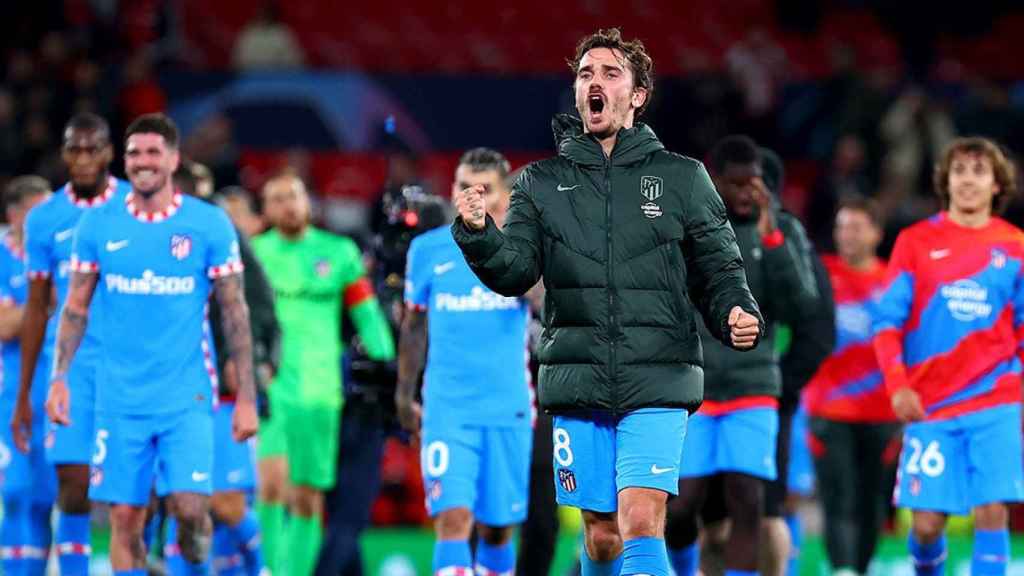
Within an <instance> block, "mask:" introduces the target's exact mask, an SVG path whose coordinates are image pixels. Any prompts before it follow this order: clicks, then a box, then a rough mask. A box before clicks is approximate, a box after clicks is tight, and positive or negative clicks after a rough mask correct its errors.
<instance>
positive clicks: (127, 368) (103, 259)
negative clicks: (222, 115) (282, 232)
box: [46, 114, 258, 576]
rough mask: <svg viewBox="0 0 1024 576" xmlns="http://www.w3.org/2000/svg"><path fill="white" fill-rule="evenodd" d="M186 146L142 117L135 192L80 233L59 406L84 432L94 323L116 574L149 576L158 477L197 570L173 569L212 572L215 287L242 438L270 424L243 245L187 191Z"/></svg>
mask: <svg viewBox="0 0 1024 576" xmlns="http://www.w3.org/2000/svg"><path fill="white" fill-rule="evenodd" d="M177 146H178V133H177V128H176V127H175V125H174V123H173V122H171V120H170V119H169V118H167V117H166V116H164V115H162V114H147V115H144V116H140V117H139V118H138V119H136V120H135V121H134V122H132V124H131V125H130V126H129V127H128V130H127V133H126V143H125V169H126V171H127V173H128V175H129V178H130V179H131V183H132V191H131V192H130V193H129V194H128V195H127V196H126V197H125V199H124V200H123V201H119V202H115V203H108V204H105V205H103V206H101V207H100V208H97V209H95V210H92V211H90V212H88V213H87V214H86V215H85V216H83V217H82V220H81V222H80V223H79V225H78V228H77V229H76V230H75V239H74V247H73V250H72V257H71V268H72V278H71V286H70V288H69V290H68V295H67V299H66V302H65V304H64V306H63V309H62V312H61V316H60V325H59V328H58V332H57V345H56V351H55V354H54V356H55V357H54V368H53V375H52V377H51V384H50V391H49V395H48V397H47V401H46V410H47V414H48V415H49V417H50V419H51V420H52V421H53V422H54V423H56V424H58V425H60V426H68V425H73V424H74V417H75V412H73V410H74V406H75V404H76V403H77V402H78V397H77V396H76V390H73V389H70V388H69V387H68V385H67V380H68V371H69V368H70V366H72V365H73V360H74V358H75V356H76V354H77V351H78V349H79V348H80V344H81V343H82V340H83V338H84V336H85V334H86V332H87V328H88V327H89V326H90V325H94V326H95V327H96V328H97V329H98V331H99V336H100V339H101V340H102V341H103V347H102V349H101V350H100V353H99V362H98V366H99V375H98V378H97V383H98V385H97V387H96V397H95V406H96V433H95V439H94V445H95V452H94V455H93V457H92V461H91V462H92V466H91V470H90V491H89V495H90V497H91V498H92V499H93V500H97V501H101V502H108V503H110V505H111V508H110V524H111V542H110V559H111V564H112V565H113V568H114V573H115V574H125V575H132V576H137V575H141V574H145V566H146V545H145V543H144V541H143V538H142V536H143V528H144V525H145V521H146V505H147V504H148V503H149V498H150V493H151V490H152V488H153V482H154V476H155V475H156V473H157V471H159V474H160V477H161V480H162V481H163V482H164V483H165V484H166V487H167V490H168V493H169V504H170V506H169V508H170V511H171V514H172V515H173V516H174V518H175V520H176V521H177V524H178V530H177V543H178V546H179V548H180V550H181V555H182V556H183V557H184V558H185V559H186V560H187V562H188V564H187V565H186V566H183V567H182V570H180V571H176V572H172V573H174V574H197V573H198V574H203V573H206V572H207V571H208V569H209V568H208V565H207V564H206V561H207V554H208V551H209V541H210V520H209V495H210V493H211V491H212V483H211V474H212V468H213V452H214V450H213V415H212V407H213V402H214V400H215V393H216V386H217V375H216V369H215V368H214V366H213V360H212V357H211V356H212V354H211V351H210V347H209V342H208V341H209V330H208V326H207V321H206V308H207V299H208V296H209V294H210V293H211V292H212V293H214V294H215V295H216V298H217V300H218V301H219V303H220V305H221V310H222V314H221V319H222V323H223V324H224V332H225V334H226V340H227V346H226V348H227V352H228V354H230V355H231V357H232V358H235V359H237V362H235V363H234V364H233V366H234V370H235V375H234V377H235V380H236V382H237V383H238V397H237V399H236V403H235V410H234V413H233V431H234V434H235V439H236V440H239V441H240V440H244V439H246V438H248V437H250V436H252V435H253V434H255V432H256V428H257V423H258V420H257V416H256V393H255V385H254V382H253V374H252V364H251V362H252V341H251V337H250V332H249V313H248V308H247V307H246V304H245V300H244V296H243V290H242V280H241V272H242V268H243V266H242V264H241V261H240V260H239V255H238V242H237V237H236V236H235V231H234V228H233V227H232V226H231V223H230V221H229V220H228V218H227V215H225V214H224V212H223V211H222V210H220V209H219V208H216V207H213V206H210V205H208V204H206V203H204V202H201V201H199V200H196V199H193V198H190V197H182V195H181V194H180V193H178V192H176V191H175V190H174V188H173V183H172V180H171V174H172V173H173V171H174V169H175V168H176V167H177V165H178V161H179V153H178V147H177ZM97 292H99V294H98V295H97V294H96V293H97ZM94 296H97V297H95V298H94ZM94 301H95V303H96V307H95V310H91V305H92V303H93V302H94ZM93 312H94V313H93ZM90 316H92V318H90Z"/></svg>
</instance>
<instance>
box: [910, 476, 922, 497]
mask: <svg viewBox="0 0 1024 576" xmlns="http://www.w3.org/2000/svg"><path fill="white" fill-rule="evenodd" d="M919 494H921V479H920V478H918V477H917V476H914V477H912V478H911V479H910V495H911V496H917V495H919Z"/></svg>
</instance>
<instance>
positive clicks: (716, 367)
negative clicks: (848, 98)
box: [666, 136, 818, 576]
mask: <svg viewBox="0 0 1024 576" xmlns="http://www.w3.org/2000/svg"><path fill="white" fill-rule="evenodd" d="M710 166H711V171H712V175H713V176H714V180H715V185H716V187H717V188H718V190H719V192H721V194H722V197H723V199H724V200H725V205H726V208H727V209H728V213H729V220H730V222H732V225H733V227H734V229H735V230H736V236H737V238H738V242H739V246H740V252H741V253H742V255H743V259H744V267H745V268H746V272H747V279H748V281H749V282H750V288H751V292H753V294H754V297H755V298H756V299H757V301H758V302H759V303H760V304H761V306H762V310H763V311H764V314H765V322H766V323H767V330H766V334H765V338H764V341H763V342H762V346H761V347H760V348H759V349H758V350H756V351H755V352H753V353H751V354H743V355H739V354H737V353H736V352H735V351H734V350H731V349H729V348H726V347H725V346H721V345H718V344H717V343H714V342H711V343H709V344H708V346H707V347H706V349H705V367H706V370H707V379H706V380H707V388H706V392H705V402H704V405H703V406H702V407H701V410H700V413H699V414H697V415H694V417H693V418H692V420H691V422H690V428H689V430H688V432H687V437H686V443H685V445H684V448H683V458H682V465H681V468H680V480H679V494H680V496H679V498H677V499H676V500H674V501H673V502H672V504H671V506H670V513H669V524H668V530H667V533H666V538H667V539H668V542H669V547H670V549H671V550H672V552H671V553H670V554H671V556H672V559H673V565H674V567H675V571H676V573H677V574H680V575H682V576H690V575H692V574H693V573H694V571H695V569H696V563H697V561H696V540H697V517H698V513H699V512H700V510H701V508H702V507H703V505H704V502H705V500H706V497H707V493H708V486H709V483H710V481H711V480H712V479H720V480H721V482H722V487H723V493H724V498H725V504H726V510H727V511H728V514H729V517H730V518H731V520H732V528H731V530H730V535H729V543H728V545H727V546H726V569H727V573H728V571H729V570H732V571H735V572H737V573H742V574H745V573H748V572H749V573H753V572H754V571H756V570H757V564H758V543H759V534H760V530H761V518H762V516H763V513H764V481H765V480H773V479H775V477H776V474H777V469H776V462H775V439H776V435H777V434H778V429H779V421H778V412H777V408H778V397H779V396H780V394H781V391H782V376H781V373H780V370H779V358H778V354H777V352H776V351H775V349H774V348H775V346H774V338H775V331H774V329H773V328H774V326H773V325H774V324H775V323H777V322H785V323H787V324H789V325H791V326H792V325H794V324H798V323H799V322H800V321H801V318H802V317H803V314H804V313H805V311H813V310H815V305H816V302H817V299H818V291H817V286H816V284H815V281H814V274H813V271H812V265H811V262H810V259H809V253H808V252H807V248H808V246H809V243H808V242H807V240H806V236H805V234H804V231H803V227H802V226H800V223H799V222H798V221H797V220H796V218H794V217H793V216H791V215H789V214H787V213H784V212H781V211H779V210H777V209H776V208H775V206H774V205H773V202H772V196H771V192H770V191H769V190H768V187H767V186H766V185H765V182H764V180H763V178H762V165H761V157H760V154H759V151H758V148H757V145H756V144H755V143H754V141H753V140H751V139H750V138H747V137H745V136H730V137H727V138H725V139H723V140H721V141H720V142H719V143H718V144H716V145H715V147H714V149H713V150H712V151H711V155H710Z"/></svg>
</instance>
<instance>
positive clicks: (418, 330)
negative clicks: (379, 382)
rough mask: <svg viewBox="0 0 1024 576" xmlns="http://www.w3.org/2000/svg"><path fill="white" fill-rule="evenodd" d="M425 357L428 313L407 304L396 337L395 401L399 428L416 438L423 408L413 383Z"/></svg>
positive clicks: (418, 376)
mask: <svg viewBox="0 0 1024 576" xmlns="http://www.w3.org/2000/svg"><path fill="white" fill-rule="evenodd" d="M426 360H427V313H426V311H424V310H418V309H416V308H412V307H409V308H406V310H405V314H403V316H402V332H401V334H400V335H399V337H398V389H397V390H395V405H396V406H397V408H398V420H399V421H400V422H401V423H402V428H404V429H405V430H406V431H407V432H409V433H410V434H412V435H413V439H414V440H415V439H418V437H419V433H420V419H421V417H422V416H423V408H422V407H421V406H420V404H419V402H417V401H416V385H417V384H418V383H419V380H420V374H421V373H422V372H423V365H424V364H425V363H426Z"/></svg>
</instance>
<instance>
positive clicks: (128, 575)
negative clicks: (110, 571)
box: [114, 568, 146, 576]
mask: <svg viewBox="0 0 1024 576" xmlns="http://www.w3.org/2000/svg"><path fill="white" fill-rule="evenodd" d="M114 576H146V570H145V569H144V568H136V569H135V570H115V571H114Z"/></svg>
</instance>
